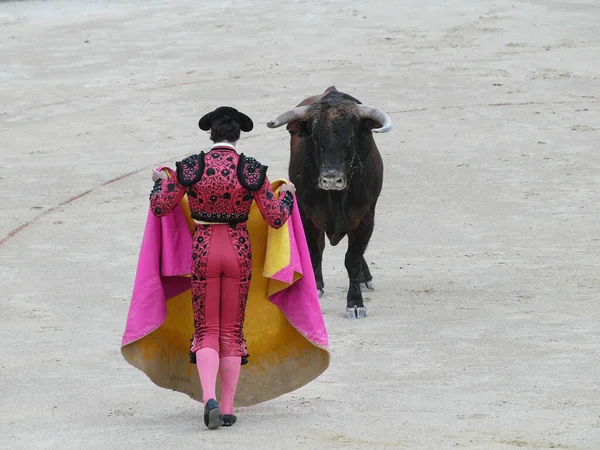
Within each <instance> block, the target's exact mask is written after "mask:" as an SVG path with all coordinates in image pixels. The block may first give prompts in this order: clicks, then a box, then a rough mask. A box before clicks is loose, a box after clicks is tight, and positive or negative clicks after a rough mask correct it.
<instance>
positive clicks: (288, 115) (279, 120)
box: [267, 106, 309, 128]
mask: <svg viewBox="0 0 600 450" xmlns="http://www.w3.org/2000/svg"><path fill="white" fill-rule="evenodd" d="M308 108H309V107H308V106H297V107H295V108H294V109H290V110H289V111H286V112H284V113H283V114H280V115H279V116H277V117H275V118H274V119H273V120H270V121H269V122H267V126H268V127H269V128H277V127H280V126H281V125H285V124H286V123H290V122H293V121H294V120H304V119H305V118H306V114H307V113H308Z"/></svg>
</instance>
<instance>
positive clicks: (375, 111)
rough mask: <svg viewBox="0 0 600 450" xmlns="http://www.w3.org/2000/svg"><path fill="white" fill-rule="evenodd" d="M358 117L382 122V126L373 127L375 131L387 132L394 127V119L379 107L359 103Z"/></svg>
mask: <svg viewBox="0 0 600 450" xmlns="http://www.w3.org/2000/svg"><path fill="white" fill-rule="evenodd" d="M358 117H359V118H361V119H373V120H374V121H376V122H379V123H380V124H381V128H373V129H372V130H371V131H373V132H374V133H385V132H387V131H390V130H391V129H392V119H391V118H390V116H388V115H387V114H386V113H384V112H383V111H382V110H381V109H379V108H372V107H370V106H365V105H358Z"/></svg>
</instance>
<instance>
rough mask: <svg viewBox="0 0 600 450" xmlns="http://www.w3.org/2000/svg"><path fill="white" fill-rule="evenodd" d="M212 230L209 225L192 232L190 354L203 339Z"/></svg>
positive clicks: (196, 228)
mask: <svg viewBox="0 0 600 450" xmlns="http://www.w3.org/2000/svg"><path fill="white" fill-rule="evenodd" d="M211 236H212V228H211V226H210V225H197V226H196V227H195V232H194V248H193V250H192V309H193V311H194V338H193V342H192V349H191V351H192V353H196V351H198V350H199V349H200V346H201V345H202V340H203V339H204V329H205V326H206V316H205V309H204V304H205V301H206V263H207V261H208V251H209V248H210V239H211Z"/></svg>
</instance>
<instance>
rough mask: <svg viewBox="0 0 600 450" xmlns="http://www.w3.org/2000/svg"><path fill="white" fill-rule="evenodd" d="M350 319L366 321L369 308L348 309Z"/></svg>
mask: <svg viewBox="0 0 600 450" xmlns="http://www.w3.org/2000/svg"><path fill="white" fill-rule="evenodd" d="M346 317H347V318H348V319H364V318H365V317H367V308H365V307H364V306H349V307H347V308H346Z"/></svg>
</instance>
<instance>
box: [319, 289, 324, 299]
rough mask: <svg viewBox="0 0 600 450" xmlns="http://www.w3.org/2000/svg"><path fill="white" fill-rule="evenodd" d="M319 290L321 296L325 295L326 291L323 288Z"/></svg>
mask: <svg viewBox="0 0 600 450" xmlns="http://www.w3.org/2000/svg"><path fill="white" fill-rule="evenodd" d="M317 291H318V292H319V298H322V297H323V295H325V291H324V290H323V289H321V288H319V289H317Z"/></svg>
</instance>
